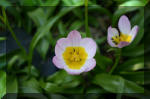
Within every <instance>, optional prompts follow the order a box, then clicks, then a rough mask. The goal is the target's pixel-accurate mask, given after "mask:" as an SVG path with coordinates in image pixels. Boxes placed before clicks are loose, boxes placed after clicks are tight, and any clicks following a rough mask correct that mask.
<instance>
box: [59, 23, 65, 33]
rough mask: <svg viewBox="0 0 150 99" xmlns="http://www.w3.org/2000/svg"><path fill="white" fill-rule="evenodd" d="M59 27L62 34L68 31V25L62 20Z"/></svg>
mask: <svg viewBox="0 0 150 99" xmlns="http://www.w3.org/2000/svg"><path fill="white" fill-rule="evenodd" d="M58 29H59V33H60V34H62V35H64V34H65V33H66V27H65V26H64V23H63V22H62V21H60V22H59V23H58Z"/></svg>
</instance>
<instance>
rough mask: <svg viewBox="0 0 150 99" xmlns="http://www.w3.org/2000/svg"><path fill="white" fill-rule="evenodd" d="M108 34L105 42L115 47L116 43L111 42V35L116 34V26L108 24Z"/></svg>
mask: <svg viewBox="0 0 150 99" xmlns="http://www.w3.org/2000/svg"><path fill="white" fill-rule="evenodd" d="M107 32H108V35H107V42H108V44H109V45H110V46H111V47H116V46H117V45H116V44H115V43H113V41H112V37H114V36H118V35H119V33H118V30H117V29H116V28H112V27H111V26H109V28H108V30H107Z"/></svg>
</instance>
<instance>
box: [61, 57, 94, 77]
mask: <svg viewBox="0 0 150 99" xmlns="http://www.w3.org/2000/svg"><path fill="white" fill-rule="evenodd" d="M95 66H96V61H95V59H94V58H92V59H88V60H86V62H85V64H84V65H83V66H82V67H81V69H79V70H75V69H69V68H68V67H67V66H65V67H64V69H65V70H66V71H67V72H68V73H69V74H71V75H79V74H81V73H82V72H88V71H90V70H92V69H93V68H94V67H95Z"/></svg>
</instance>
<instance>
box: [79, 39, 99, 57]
mask: <svg viewBox="0 0 150 99" xmlns="http://www.w3.org/2000/svg"><path fill="white" fill-rule="evenodd" d="M80 46H82V47H84V48H85V51H86V52H87V54H88V59H90V58H93V57H94V56H95V53H96V48H97V46H96V43H95V41H94V40H93V39H91V38H84V39H82V40H81V42H80Z"/></svg>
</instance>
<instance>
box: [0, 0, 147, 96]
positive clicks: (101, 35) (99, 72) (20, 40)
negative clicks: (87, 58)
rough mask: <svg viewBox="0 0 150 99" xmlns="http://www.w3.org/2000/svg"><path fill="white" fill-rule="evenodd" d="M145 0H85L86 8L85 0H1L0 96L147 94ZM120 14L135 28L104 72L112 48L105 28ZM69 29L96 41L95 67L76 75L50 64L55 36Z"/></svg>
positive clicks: (114, 25) (111, 56) (65, 32)
mask: <svg viewBox="0 0 150 99" xmlns="http://www.w3.org/2000/svg"><path fill="white" fill-rule="evenodd" d="M148 1H149V0H89V1H88V10H86V9H85V8H86V7H85V1H84V0H0V6H1V14H0V98H1V97H3V96H4V95H5V94H6V93H19V94H8V97H7V98H11V99H17V98H18V99H19V98H23V99H41V98H42V99H43V98H44V99H51V98H52V99H53V98H54V99H70V98H73V99H84V98H88V99H109V98H114V99H149V98H150V96H149V91H150V90H149V89H150V78H149V77H150V61H149V59H150V56H149V53H150V47H149V44H150V40H149V39H150V33H149V26H150V20H149V18H150V10H149V9H150V6H149V3H148ZM87 12H88V15H87ZM124 14H125V15H127V16H128V17H129V20H130V21H131V24H132V27H133V26H134V25H138V26H139V31H138V34H137V36H136V38H135V40H134V41H133V42H132V44H131V45H129V46H127V47H125V48H123V49H122V54H121V59H120V61H119V64H118V65H117V67H116V69H115V71H114V72H113V73H112V74H108V72H109V71H110V69H111V67H112V65H113V64H114V61H115V57H116V54H117V52H116V49H115V48H111V47H110V46H109V45H108V43H107V39H106V38H107V28H108V27H109V26H110V25H112V26H113V27H117V24H118V19H119V18H120V16H121V15H124ZM86 19H88V25H87V20H86ZM87 26H88V27H87ZM71 30H78V31H80V33H81V35H82V37H87V36H91V37H92V38H93V39H94V40H95V41H96V43H97V45H98V49H97V53H96V56H95V59H96V61H97V64H96V67H95V68H94V69H93V70H92V71H90V72H88V73H84V74H82V75H78V76H73V75H69V74H67V73H66V72H65V71H64V70H59V69H58V68H56V67H55V66H54V64H53V63H52V58H53V56H54V55H55V54H54V48H55V44H56V41H57V40H58V39H59V38H61V37H66V36H67V35H68V33H69V32H70V31H71ZM87 32H88V33H87ZM88 34H90V35H88ZM6 72H7V78H6ZM24 93H26V94H24ZM27 93H37V94H27ZM39 93H41V94H39ZM125 93H126V94H125ZM133 93H134V94H133ZM138 93H142V94H138ZM4 98H6V97H4Z"/></svg>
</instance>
